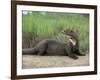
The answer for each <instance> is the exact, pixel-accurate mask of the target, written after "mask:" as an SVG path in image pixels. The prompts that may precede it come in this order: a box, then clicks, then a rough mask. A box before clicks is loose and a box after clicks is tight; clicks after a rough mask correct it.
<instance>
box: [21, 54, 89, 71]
mask: <svg viewBox="0 0 100 80" xmlns="http://www.w3.org/2000/svg"><path fill="white" fill-rule="evenodd" d="M88 65H89V56H88V55H86V56H79V59H77V60H74V59H72V58H69V57H68V56H36V55H23V58H22V67H23V69H30V68H46V67H72V66H88Z"/></svg>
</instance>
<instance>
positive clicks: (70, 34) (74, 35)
mask: <svg viewBox="0 0 100 80" xmlns="http://www.w3.org/2000/svg"><path fill="white" fill-rule="evenodd" d="M62 33H63V34H65V35H66V36H67V37H68V38H69V41H71V42H73V43H76V42H77V41H78V40H79V38H78V35H77V33H76V32H74V31H73V30H71V29H66V30H63V31H62Z"/></svg>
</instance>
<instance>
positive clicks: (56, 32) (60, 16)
mask: <svg viewBox="0 0 100 80" xmlns="http://www.w3.org/2000/svg"><path fill="white" fill-rule="evenodd" d="M64 29H72V30H74V31H76V32H77V33H78V34H79V38H80V48H81V50H82V51H88V46H89V14H79V13H59V12H58V13H57V12H37V11H33V12H32V13H28V14H23V16H22V30H23V32H25V33H29V32H30V33H31V34H32V38H33V41H32V44H35V42H36V41H39V40H42V39H45V38H50V39H51V38H52V39H56V40H58V41H63V42H64V43H66V41H67V39H66V37H65V35H63V34H62V33H61V31H62V30H64Z"/></svg>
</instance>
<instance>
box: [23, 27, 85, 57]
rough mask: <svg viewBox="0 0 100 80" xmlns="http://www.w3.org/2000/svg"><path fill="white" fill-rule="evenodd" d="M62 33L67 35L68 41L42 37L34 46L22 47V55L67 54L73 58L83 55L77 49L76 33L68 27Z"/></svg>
mask: <svg viewBox="0 0 100 80" xmlns="http://www.w3.org/2000/svg"><path fill="white" fill-rule="evenodd" d="M62 33H64V34H65V35H66V36H68V37H69V42H68V43H66V44H65V43H62V42H59V41H56V40H52V39H44V40H42V41H40V42H39V43H38V44H37V45H36V46H35V47H34V48H29V49H22V53H23V55H24V54H37V55H67V56H69V57H71V58H73V59H78V56H77V55H81V56H83V55H84V54H81V53H80V50H79V37H78V35H77V33H76V32H74V31H72V30H70V29H66V30H63V31H62Z"/></svg>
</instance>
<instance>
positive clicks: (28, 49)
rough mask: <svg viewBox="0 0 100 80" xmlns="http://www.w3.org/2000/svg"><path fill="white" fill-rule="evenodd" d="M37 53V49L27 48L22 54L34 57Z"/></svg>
mask: <svg viewBox="0 0 100 80" xmlns="http://www.w3.org/2000/svg"><path fill="white" fill-rule="evenodd" d="M36 53H37V50H36V48H26V49H22V54H23V55H34V54H36Z"/></svg>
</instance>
